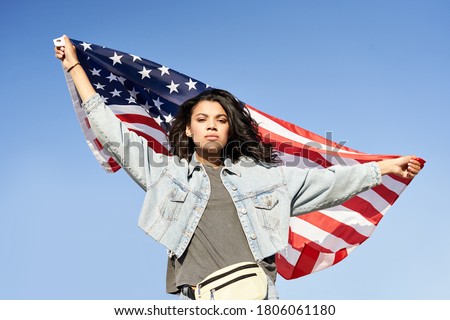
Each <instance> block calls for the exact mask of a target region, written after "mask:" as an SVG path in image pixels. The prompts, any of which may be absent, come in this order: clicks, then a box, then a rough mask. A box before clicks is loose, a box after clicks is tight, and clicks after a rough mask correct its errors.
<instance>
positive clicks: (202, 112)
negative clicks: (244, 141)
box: [186, 101, 230, 155]
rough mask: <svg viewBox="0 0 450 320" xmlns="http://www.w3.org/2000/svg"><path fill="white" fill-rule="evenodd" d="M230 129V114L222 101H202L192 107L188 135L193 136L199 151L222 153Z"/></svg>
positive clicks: (187, 129)
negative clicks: (228, 114) (221, 103)
mask: <svg viewBox="0 0 450 320" xmlns="http://www.w3.org/2000/svg"><path fill="white" fill-rule="evenodd" d="M229 129H230V124H229V122H228V116H227V114H226V112H225V110H224V109H223V108H222V106H221V105H220V103H218V102H216V101H200V102H199V103H197V105H196V106H195V107H194V108H193V109H192V115H191V123H190V124H189V125H187V126H186V135H187V136H188V137H191V138H192V140H193V141H194V143H195V146H196V148H197V150H198V149H200V150H198V151H202V152H206V153H208V154H210V155H220V154H221V151H222V149H223V148H224V147H225V145H226V144H227V141H228V133H229Z"/></svg>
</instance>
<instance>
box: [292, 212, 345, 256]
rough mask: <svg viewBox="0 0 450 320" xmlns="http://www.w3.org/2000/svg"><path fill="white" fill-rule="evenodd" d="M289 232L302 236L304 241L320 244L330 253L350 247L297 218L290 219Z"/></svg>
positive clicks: (339, 239) (341, 240)
mask: <svg viewBox="0 0 450 320" xmlns="http://www.w3.org/2000/svg"><path fill="white" fill-rule="evenodd" d="M289 225H290V227H291V231H292V232H295V233H297V234H299V235H302V236H303V237H305V238H306V239H309V240H310V241H313V242H315V243H317V244H320V245H321V246H322V247H324V248H327V249H329V250H331V251H337V250H339V249H341V248H347V247H348V246H350V245H349V244H348V243H347V242H345V241H344V240H343V239H341V238H338V237H336V236H334V235H332V234H330V233H328V232H326V231H323V230H322V229H320V228H318V227H316V226H315V225H313V224H311V223H309V222H307V221H305V220H302V219H298V218H295V217H294V218H291V220H290V224H289Z"/></svg>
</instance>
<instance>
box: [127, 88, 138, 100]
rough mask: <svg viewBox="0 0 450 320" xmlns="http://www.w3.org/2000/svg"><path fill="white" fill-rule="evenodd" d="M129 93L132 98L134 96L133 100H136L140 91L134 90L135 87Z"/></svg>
mask: <svg viewBox="0 0 450 320" xmlns="http://www.w3.org/2000/svg"><path fill="white" fill-rule="evenodd" d="M128 93H129V94H130V96H132V97H133V98H135V99H136V96H137V95H138V93H139V92H138V91H136V90H134V87H133V90H131V91H130V90H128Z"/></svg>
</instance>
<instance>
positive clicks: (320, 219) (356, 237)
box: [298, 211, 367, 245]
mask: <svg viewBox="0 0 450 320" xmlns="http://www.w3.org/2000/svg"><path fill="white" fill-rule="evenodd" d="M298 218H299V219H302V220H304V221H306V222H309V223H310V224H312V225H314V226H316V227H318V228H320V229H321V230H324V231H326V232H328V233H330V234H332V235H334V236H335V237H337V238H341V239H342V240H344V241H345V242H347V243H349V244H352V245H358V244H360V243H363V242H364V241H366V240H367V237H366V236H364V235H362V234H361V233H359V232H358V231H356V230H355V229H354V228H353V227H351V226H349V225H346V224H345V223H342V222H340V221H337V220H336V219H333V218H331V217H329V216H327V215H325V214H323V213H322V212H319V211H316V212H311V213H308V214H304V215H301V216H299V217H298Z"/></svg>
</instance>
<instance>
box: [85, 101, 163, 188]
mask: <svg viewBox="0 0 450 320" xmlns="http://www.w3.org/2000/svg"><path fill="white" fill-rule="evenodd" d="M82 106H83V108H84V110H85V111H86V114H87V118H88V120H89V124H90V126H91V129H92V130H93V132H94V134H95V135H96V137H97V139H98V140H99V142H100V143H101V144H102V146H103V148H104V149H105V150H107V151H108V152H109V153H110V155H111V156H112V157H113V158H114V159H115V160H116V161H117V162H118V163H119V164H120V166H121V167H122V168H123V169H124V170H125V171H126V172H127V173H128V174H129V175H130V176H131V177H132V178H133V179H134V180H135V181H136V182H137V183H138V184H139V185H140V186H141V187H142V188H143V189H144V190H147V187H148V186H149V185H150V183H151V182H150V177H151V176H150V170H152V176H153V178H155V175H158V173H159V172H161V171H162V170H158V168H160V169H162V168H163V167H165V166H166V165H167V161H168V158H169V157H168V156H166V155H163V154H158V153H155V152H154V151H153V150H152V149H151V148H150V147H149V146H148V141H147V140H146V139H144V138H142V137H140V136H138V135H137V134H136V133H134V132H132V131H130V130H128V129H127V128H126V127H125V126H124V125H123V123H122V122H121V121H120V120H119V119H118V118H117V117H116V116H115V114H114V113H113V112H112V111H111V109H110V108H108V107H107V106H106V105H105V103H104V102H103V100H102V98H101V97H100V96H99V95H98V94H95V95H93V96H92V97H90V98H89V99H88V100H87V101H86V102H84V103H83V104H82ZM150 168H152V169H150Z"/></svg>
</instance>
